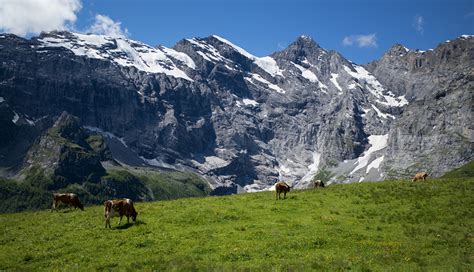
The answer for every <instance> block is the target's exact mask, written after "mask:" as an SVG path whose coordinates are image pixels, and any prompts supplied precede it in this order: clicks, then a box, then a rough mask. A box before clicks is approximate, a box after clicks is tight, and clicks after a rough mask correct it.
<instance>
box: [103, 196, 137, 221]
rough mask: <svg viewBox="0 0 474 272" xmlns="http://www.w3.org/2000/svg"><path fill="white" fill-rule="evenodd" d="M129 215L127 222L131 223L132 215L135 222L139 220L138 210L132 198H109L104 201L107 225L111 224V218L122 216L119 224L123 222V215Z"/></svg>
mask: <svg viewBox="0 0 474 272" xmlns="http://www.w3.org/2000/svg"><path fill="white" fill-rule="evenodd" d="M124 215H125V216H126V217H127V224H129V223H130V216H131V217H132V220H133V222H135V221H136V220H137V215H138V213H137V211H136V210H135V207H133V202H132V200H130V199H128V198H124V199H114V200H107V201H105V202H104V217H105V227H106V228H107V226H109V228H111V226H110V218H111V217H117V216H120V221H119V225H120V224H121V223H122V217H123V216H124Z"/></svg>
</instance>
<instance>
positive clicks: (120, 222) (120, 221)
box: [119, 215, 123, 225]
mask: <svg viewBox="0 0 474 272" xmlns="http://www.w3.org/2000/svg"><path fill="white" fill-rule="evenodd" d="M122 217H123V215H121V216H120V220H119V225H120V224H122Z"/></svg>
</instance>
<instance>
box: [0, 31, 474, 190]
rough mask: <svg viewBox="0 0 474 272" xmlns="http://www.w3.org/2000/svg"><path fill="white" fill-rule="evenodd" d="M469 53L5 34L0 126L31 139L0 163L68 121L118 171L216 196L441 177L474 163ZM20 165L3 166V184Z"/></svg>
mask: <svg viewBox="0 0 474 272" xmlns="http://www.w3.org/2000/svg"><path fill="white" fill-rule="evenodd" d="M446 48H449V50H448V49H446ZM473 48H474V47H473V38H472V37H467V36H466V37H460V38H458V39H456V40H454V41H451V42H449V43H443V44H441V45H440V46H439V47H437V48H436V49H434V50H433V52H426V53H421V52H419V51H412V50H408V51H406V50H405V51H404V48H403V47H401V46H395V47H394V48H392V49H391V50H390V51H389V52H387V54H386V55H384V56H383V57H382V59H381V60H379V61H377V62H374V63H371V64H369V65H366V66H365V67H364V66H361V65H357V64H354V63H352V62H350V61H348V60H346V59H345V58H344V57H343V56H341V55H340V54H339V53H337V52H335V51H328V50H326V49H324V48H321V47H320V46H319V45H318V44H317V43H316V42H315V41H314V40H312V39H311V38H309V37H306V36H301V37H299V38H298V39H297V40H296V41H295V42H294V43H292V44H291V45H289V46H288V48H286V49H284V50H282V51H280V52H275V53H274V54H272V55H270V56H267V57H256V56H253V55H251V54H250V53H248V52H247V51H245V50H244V49H242V48H240V47H238V46H236V45H235V44H233V43H232V42H230V41H228V40H226V39H224V38H222V37H219V36H210V37H206V38H193V39H184V40H182V41H180V42H178V43H177V44H176V45H175V46H174V47H173V48H166V47H163V46H158V47H155V48H154V47H150V46H148V45H145V44H143V43H140V42H136V41H132V40H128V39H122V38H111V37H106V36H99V35H84V34H77V33H70V32H50V33H43V34H42V35H40V36H39V37H35V38H32V39H30V40H25V39H22V38H19V37H16V36H14V35H8V34H4V35H1V36H0V97H1V101H2V102H0V109H3V108H5V110H3V111H4V112H6V113H5V114H3V115H2V114H0V116H5V118H3V119H5V120H4V121H2V122H1V124H0V125H1V126H2V129H3V128H5V130H4V131H9V132H11V133H10V134H12V133H17V132H15V131H16V130H17V129H18V127H25V128H27V130H32V131H37V132H35V133H33V132H31V133H25V134H26V135H24V136H21V137H9V136H8V135H6V136H2V138H3V137H4V138H6V140H4V141H2V146H1V147H0V156H3V157H2V158H7V157H8V158H10V155H9V154H11V153H12V152H13V151H12V150H14V151H15V152H16V157H17V158H20V159H21V158H24V159H26V158H28V156H27V152H26V150H28V148H29V146H31V145H32V142H33V140H34V139H36V138H37V136H36V135H39V133H40V132H41V131H44V130H45V129H46V128H47V127H48V124H49V125H50V124H51V123H52V122H53V121H51V120H55V118H56V116H59V115H60V114H61V113H62V112H63V111H67V112H69V113H70V114H72V115H74V116H77V117H79V118H80V120H81V126H82V128H83V129H86V130H88V131H91V132H95V133H100V134H102V136H103V137H104V139H105V141H106V143H107V146H108V147H109V148H110V152H111V155H112V157H113V158H114V159H115V160H116V161H118V162H120V163H122V164H124V165H130V166H151V167H167V168H175V169H184V170H191V171H195V172H197V173H199V174H201V175H203V176H205V177H207V179H208V180H209V183H210V185H211V186H212V187H213V188H214V189H216V190H217V191H219V192H220V193H234V192H239V191H242V190H244V191H258V190H265V189H268V188H270V186H271V185H272V184H273V183H274V182H275V181H276V180H278V179H283V180H286V181H289V182H290V183H293V185H294V186H296V187H300V188H303V187H307V186H308V185H309V183H310V180H311V179H312V178H313V176H314V175H316V174H322V173H326V175H324V176H325V178H327V179H331V180H330V182H354V181H362V180H367V179H370V180H379V179H383V178H385V177H387V176H397V177H406V176H407V175H411V174H412V170H415V169H417V170H418V169H419V170H427V171H428V172H430V173H433V174H434V175H439V174H441V172H443V171H445V170H447V169H448V168H452V167H456V166H459V165H461V164H463V163H465V162H467V161H469V160H472V125H470V123H472V122H468V121H469V120H470V118H471V117H470V116H472V107H471V106H469V105H472V103H471V104H469V101H472V67H473V65H472V62H473V58H472V52H473ZM446 50H448V51H449V53H446V52H445V51H446ZM443 52H445V53H443ZM446 55H448V57H446ZM420 59H421V61H420ZM420 63H421V64H420ZM430 67H431V68H430ZM433 69H434V70H436V71H437V72H436V73H433ZM369 71H370V72H369ZM410 82H412V83H410ZM414 83H417V84H414ZM424 83H426V84H428V86H431V87H428V86H424V85H423V84H424ZM443 93H444V95H443ZM420 104H421V105H422V106H420ZM440 109H445V112H442V111H440ZM455 109H463V110H462V111H459V110H455ZM3 111H2V112H3ZM0 113H1V112H0ZM448 113H449V115H445V114H448ZM439 116H445V117H446V118H444V119H442V118H438V117H439ZM448 117H449V118H448ZM10 118H11V119H10ZM3 119H2V120H3ZM424 119H429V122H428V120H424ZM19 120H24V122H20V121H19ZM42 120H50V121H49V123H48V122H45V121H42ZM441 120H445V121H444V123H443V124H441V123H440V124H439V125H440V126H439V127H438V126H437V124H438V123H439V122H441ZM42 122H43V123H47V124H44V125H43V124H42ZM434 123H436V124H434ZM32 135H33V136H32ZM428 135H430V137H426V136H428ZM466 135H467V136H466ZM19 142H22V143H23V144H19ZM29 144H30V145H29ZM438 144H442V145H443V146H442V147H443V148H446V149H449V152H447V153H446V152H445V151H442V150H441V149H440V146H439V145H438ZM12 146H20V147H22V148H16V149H13V148H11V147H12ZM8 152H10V153H8ZM15 152H13V153H15ZM442 154H444V156H441V155H442ZM427 157H429V158H427ZM20 159H16V160H9V159H8V160H7V159H5V160H2V161H3V162H2V165H1V166H2V167H3V168H2V169H3V173H6V174H12V173H13V174H14V173H15V171H18V169H19V168H21V167H19V166H18V165H19V161H20ZM22 165H23V164H22ZM440 165H443V166H442V167H439V166H440ZM406 170H407V171H406ZM327 173H329V174H327Z"/></svg>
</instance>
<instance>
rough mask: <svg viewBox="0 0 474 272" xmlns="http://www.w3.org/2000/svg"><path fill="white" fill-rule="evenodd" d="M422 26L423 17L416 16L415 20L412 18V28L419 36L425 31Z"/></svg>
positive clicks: (423, 23) (423, 22)
mask: <svg viewBox="0 0 474 272" xmlns="http://www.w3.org/2000/svg"><path fill="white" fill-rule="evenodd" d="M424 25H425V19H424V18H423V16H421V15H416V16H415V18H413V27H414V28H415V30H416V31H417V32H419V33H420V34H423V32H424V31H425V29H424Z"/></svg>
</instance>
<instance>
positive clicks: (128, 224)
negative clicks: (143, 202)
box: [115, 220, 146, 229]
mask: <svg viewBox="0 0 474 272" xmlns="http://www.w3.org/2000/svg"><path fill="white" fill-rule="evenodd" d="M133 225H135V226H139V225H146V223H145V222H143V221H140V220H137V221H136V222H135V223H125V224H124V225H118V226H116V227H115V229H128V228H130V227H131V226H133Z"/></svg>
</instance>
